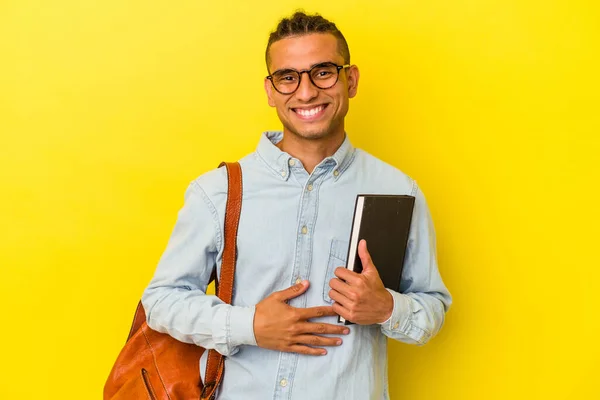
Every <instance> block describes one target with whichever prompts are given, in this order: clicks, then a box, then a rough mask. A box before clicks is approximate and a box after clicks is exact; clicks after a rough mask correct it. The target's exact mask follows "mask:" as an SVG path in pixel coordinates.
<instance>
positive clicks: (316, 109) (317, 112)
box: [292, 104, 327, 121]
mask: <svg viewBox="0 0 600 400" xmlns="http://www.w3.org/2000/svg"><path fill="white" fill-rule="evenodd" d="M326 108H327V104H319V105H317V106H312V107H302V108H292V111H293V112H294V113H296V115H297V116H298V117H299V118H300V119H302V120H306V121H310V120H314V119H317V118H319V117H320V116H321V115H323V111H325V109H326Z"/></svg>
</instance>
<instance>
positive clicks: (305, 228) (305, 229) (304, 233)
mask: <svg viewBox="0 0 600 400" xmlns="http://www.w3.org/2000/svg"><path fill="white" fill-rule="evenodd" d="M306 232H308V228H307V227H306V225H305V226H303V227H302V234H303V235H306Z"/></svg>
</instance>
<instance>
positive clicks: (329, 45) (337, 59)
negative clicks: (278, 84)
mask: <svg viewBox="0 0 600 400" xmlns="http://www.w3.org/2000/svg"><path fill="white" fill-rule="evenodd" d="M269 53H270V58H271V61H270V65H269V72H270V73H271V74H273V73H274V72H276V71H281V70H286V69H294V70H296V71H302V70H308V69H310V68H311V67H312V66H314V65H317V64H321V63H324V62H332V63H335V64H337V65H344V59H343V57H342V56H341V54H340V53H339V51H338V46H337V39H336V37H335V36H333V35H331V34H329V33H316V34H309V35H304V36H296V37H290V38H286V39H282V40H279V41H277V42H275V43H273V44H272V45H271V48H270V51H269ZM358 77H359V73H358V68H356V67H355V66H352V67H349V68H346V69H342V70H341V71H340V72H339V79H338V82H337V83H336V84H335V85H334V86H333V87H331V88H329V89H320V88H318V87H316V86H315V85H313V84H312V82H311V81H310V79H309V77H308V74H302V76H301V79H300V86H299V87H298V89H297V90H296V91H295V92H294V93H292V94H281V93H279V92H277V91H276V90H275V89H274V88H273V85H272V84H271V81H270V80H268V79H265V90H266V92H267V96H268V99H269V105H270V106H271V107H275V108H276V109H277V114H278V116H279V119H280V120H281V122H282V124H283V127H284V132H285V133H291V134H293V135H296V136H299V137H301V138H304V139H312V140H316V139H323V138H327V137H333V136H338V135H341V136H343V133H344V117H345V116H346V113H347V112H348V103H349V99H350V98H351V97H354V96H355V95H356V90H357V86H358Z"/></svg>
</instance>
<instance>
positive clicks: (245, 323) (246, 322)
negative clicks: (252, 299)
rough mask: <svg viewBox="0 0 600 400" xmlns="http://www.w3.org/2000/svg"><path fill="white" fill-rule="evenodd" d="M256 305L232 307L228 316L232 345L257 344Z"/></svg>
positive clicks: (229, 335) (228, 329)
mask: <svg viewBox="0 0 600 400" xmlns="http://www.w3.org/2000/svg"><path fill="white" fill-rule="evenodd" d="M255 311H256V308H255V307H235V306H233V307H230V309H229V315H228V318H227V337H228V338H229V345H230V346H234V347H236V346H239V345H242V344H247V345H251V346H256V338H255V337H254V312H255Z"/></svg>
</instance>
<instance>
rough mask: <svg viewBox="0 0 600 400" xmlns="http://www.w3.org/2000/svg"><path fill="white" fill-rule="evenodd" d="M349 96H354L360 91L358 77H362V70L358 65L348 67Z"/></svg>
mask: <svg viewBox="0 0 600 400" xmlns="http://www.w3.org/2000/svg"><path fill="white" fill-rule="evenodd" d="M347 71H348V75H347V76H348V78H347V79H348V97H349V98H353V97H354V96H356V93H357V91H358V79H359V78H360V72H359V70H358V67H357V66H356V65H352V66H350V67H348V70H347Z"/></svg>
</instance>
